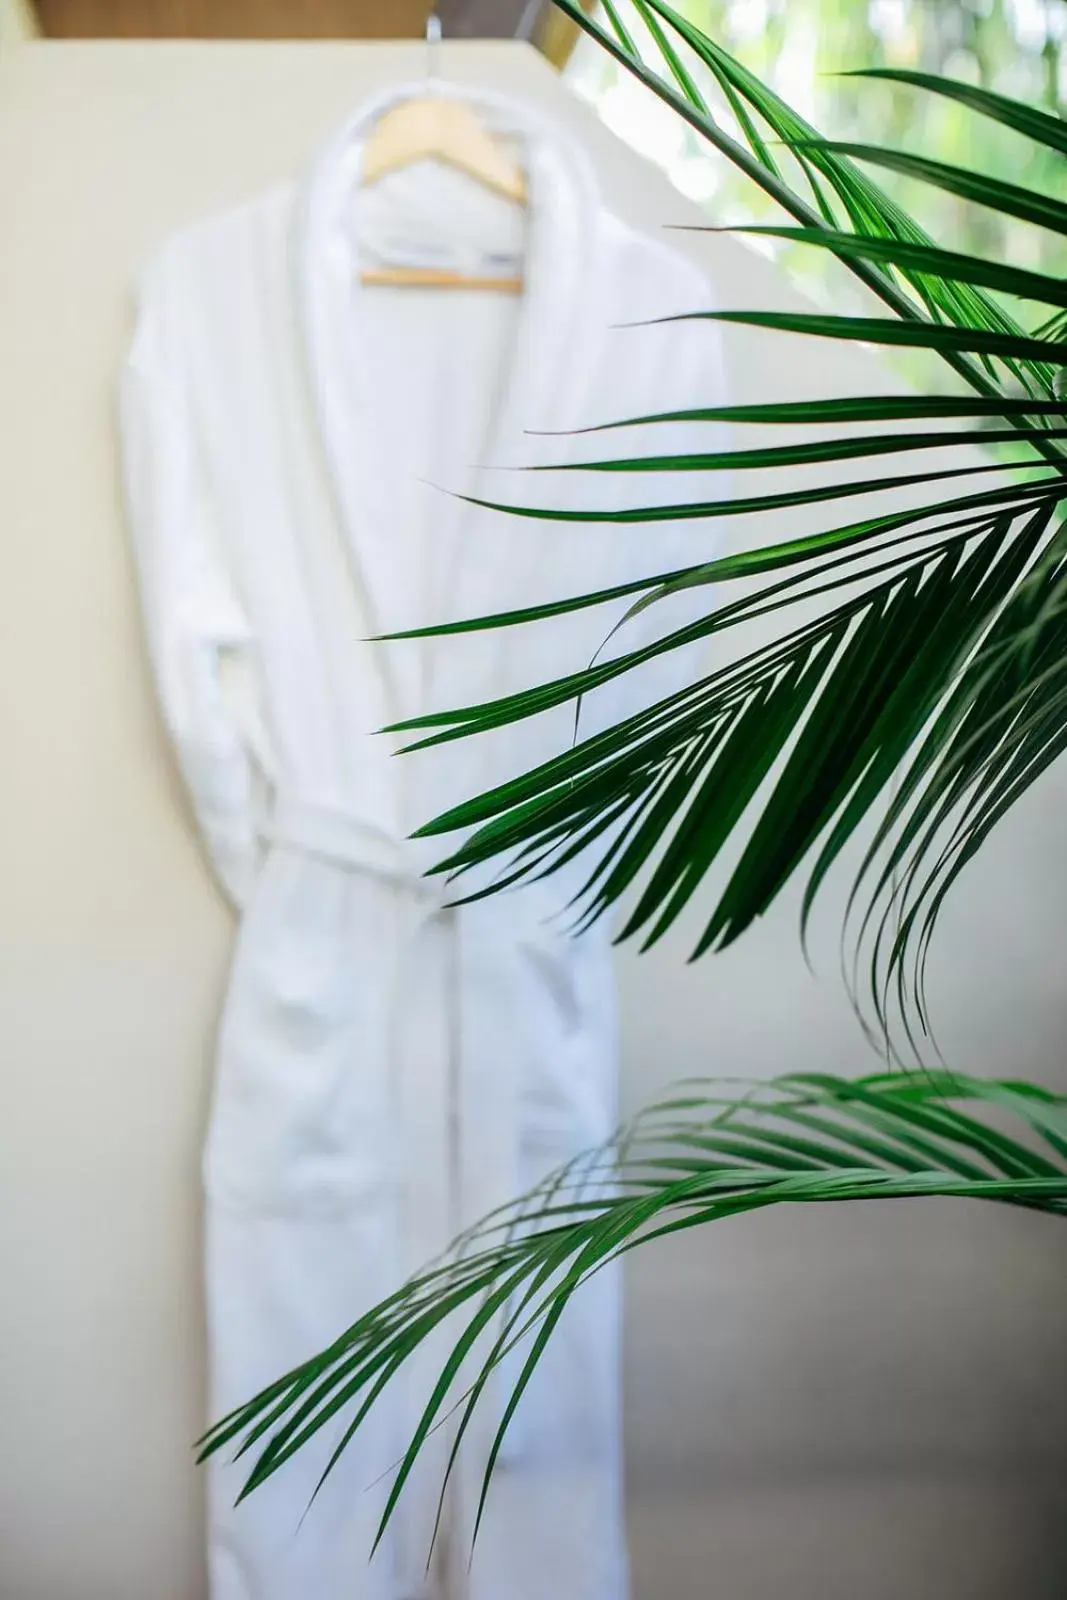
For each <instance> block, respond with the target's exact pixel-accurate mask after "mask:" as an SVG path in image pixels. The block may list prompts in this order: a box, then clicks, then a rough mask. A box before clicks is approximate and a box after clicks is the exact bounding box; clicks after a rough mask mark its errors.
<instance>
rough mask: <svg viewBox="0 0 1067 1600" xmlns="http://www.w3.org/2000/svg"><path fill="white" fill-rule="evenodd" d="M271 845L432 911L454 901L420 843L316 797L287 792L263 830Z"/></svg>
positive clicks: (276, 805) (444, 881) (441, 876)
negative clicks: (383, 886) (373, 882)
mask: <svg viewBox="0 0 1067 1600" xmlns="http://www.w3.org/2000/svg"><path fill="white" fill-rule="evenodd" d="M263 839H264V842H265V843H266V844H268V845H272V844H276V845H283V846H286V847H287V848H289V849H292V850H299V851H302V852H303V853H304V854H305V855H309V856H313V857H315V858H316V859H318V860H320V861H326V862H329V863H330V864H331V865H333V866H338V867H341V868H343V869H344V870H346V871H348V872H359V873H364V874H366V876H367V877H370V878H377V879H379V880H381V881H382V882H384V883H388V884H390V885H392V886H393V887H395V888H397V889H401V890H403V891H404V892H405V893H407V894H409V895H411V896H413V897H414V898H415V899H416V900H417V901H419V902H422V903H423V904H424V906H425V909H426V912H427V914H432V912H433V911H435V910H440V909H441V908H442V907H443V906H444V905H445V904H446V902H447V900H448V899H449V891H448V883H447V880H446V878H445V877H444V875H440V876H436V877H426V876H425V871H426V868H427V867H428V866H430V865H432V861H433V858H432V857H430V858H428V857H427V856H426V855H425V854H424V852H423V851H422V850H420V849H419V848H418V845H417V843H416V842H415V841H414V840H410V839H400V838H398V837H397V836H396V835H395V834H392V833H390V832H389V831H388V830H387V829H386V828H383V827H380V826H378V825H377V824H376V823H373V822H367V821H365V820H364V819H363V818H362V817H359V816H357V815H356V814H355V813H354V812H349V811H344V810H342V809H340V808H339V807H334V806H329V805H322V804H320V803H319V802H317V801H314V800H304V799H299V798H296V797H294V796H291V795H282V796H281V797H279V799H278V801H277V802H276V804H275V806H274V811H273V815H272V817H271V819H270V821H269V823H268V824H267V826H266V827H265V828H264V829H263Z"/></svg>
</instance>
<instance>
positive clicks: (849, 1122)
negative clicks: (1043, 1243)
mask: <svg viewBox="0 0 1067 1600" xmlns="http://www.w3.org/2000/svg"><path fill="white" fill-rule="evenodd" d="M934 1196H954V1197H962V1198H970V1199H980V1200H986V1201H997V1202H1000V1203H1002V1204H1006V1205H1012V1206H1022V1207H1025V1208H1027V1209H1030V1210H1035V1211H1043V1212H1046V1213H1049V1214H1051V1215H1053V1216H1064V1215H1067V1098H1065V1097H1061V1096H1058V1095H1054V1094H1051V1093H1048V1092H1045V1091H1041V1090H1038V1089H1035V1088H1034V1087H1033V1086H1031V1085H1027V1084H1019V1083H1012V1082H995V1081H994V1082H988V1081H983V1080H979V1079H972V1078H967V1077H965V1076H957V1075H954V1074H949V1073H945V1072H938V1073H927V1074H924V1075H923V1076H922V1077H899V1076H896V1075H889V1076H886V1075H878V1076H874V1077H869V1078H864V1079H859V1080H849V1079H842V1078H837V1077H833V1076H830V1075H828V1074H808V1075H796V1076H786V1077H782V1078H780V1079H778V1080H776V1081H774V1082H773V1083H770V1084H766V1085H757V1084H751V1083H749V1084H738V1083H734V1084H730V1083H726V1084H705V1083H688V1084H684V1085H681V1086H679V1088H678V1089H677V1091H675V1092H674V1093H672V1094H670V1095H669V1096H668V1097H666V1098H665V1099H663V1100H662V1101H660V1102H659V1103H658V1104H656V1105H655V1106H652V1107H650V1108H649V1109H648V1110H647V1111H645V1112H643V1113H642V1114H641V1115H640V1116H639V1117H638V1118H636V1119H635V1121H634V1122H633V1123H632V1124H630V1125H629V1126H628V1127H625V1128H624V1129H622V1130H621V1131H620V1134H619V1136H618V1137H617V1138H616V1139H615V1140H613V1141H612V1143H611V1144H610V1145H609V1146H605V1147H603V1148H602V1149H600V1150H598V1151H593V1152H589V1153H587V1154H586V1155H584V1156H582V1157H581V1158H579V1159H578V1160H577V1161H575V1162H573V1163H571V1164H570V1165H569V1166H568V1167H566V1168H564V1169H562V1170H561V1171H559V1172H556V1173H554V1174H553V1175H552V1176H551V1177H550V1178H549V1179H546V1181H545V1182H544V1183H543V1184H541V1185H539V1186H538V1187H537V1188H536V1189H535V1190H533V1191H532V1192H531V1193H529V1194H527V1195H525V1196H523V1197H522V1198H520V1199H518V1200H516V1201H514V1202H513V1203H511V1204H510V1205H508V1206H505V1207H503V1208H502V1209H501V1210H500V1211H498V1212H496V1213H494V1214H493V1215H492V1216H491V1217H488V1218H486V1219H485V1220H484V1221H482V1222H481V1223H479V1224H478V1226H477V1227H476V1228H474V1229H472V1230H471V1232H470V1233H468V1234H467V1235H465V1236H464V1237H463V1238H462V1239H461V1240H459V1241H457V1244H456V1246H455V1247H454V1248H453V1250H452V1251H450V1252H449V1254H448V1256H447V1257H446V1258H445V1259H444V1260H443V1261H441V1262H438V1263H437V1264H436V1265H434V1266H432V1267H430V1268H429V1269H428V1270H427V1271H425V1272H423V1273H421V1274H419V1275H418V1276H417V1277H415V1278H414V1279H412V1280H411V1281H410V1282H409V1283H408V1284H406V1285H404V1287H403V1288H401V1289H400V1290H398V1291H397V1292H396V1293H395V1294H394V1295H392V1296H390V1298H389V1299H388V1300H386V1301H385V1302H383V1303H382V1304H381V1305H379V1306H376V1307H375V1308H374V1309H373V1310H372V1311H370V1312H368V1313H367V1314H366V1316H364V1317H362V1318H360V1319H359V1320H358V1321H357V1322H355V1323H354V1324H353V1325H352V1326H351V1327H350V1328H349V1329H348V1330H347V1331H346V1332H345V1333H344V1334H343V1335H342V1336H341V1337H340V1338H339V1339H338V1340H337V1341H335V1343H334V1344H333V1345H331V1346H330V1348H329V1349H328V1350H326V1351H324V1352H323V1354H322V1355H320V1356H318V1357H316V1358H315V1359H313V1360H312V1361H309V1362H307V1363H305V1364H304V1365H303V1366H300V1367H297V1368H296V1369H294V1370H293V1371H292V1372H290V1373H289V1374H287V1375H286V1377H285V1378H283V1379H282V1380H280V1381H279V1383H276V1384H274V1385H272V1386H271V1388H270V1389H268V1390H266V1391H264V1393H263V1394H262V1395H260V1396H258V1397H256V1399H254V1400H252V1401H250V1402H249V1403H248V1404H247V1405H245V1406H242V1407H241V1408H240V1409H239V1410H238V1411H236V1412H234V1413H232V1414H231V1415H230V1416H229V1417H226V1418H224V1419H222V1420H221V1421H220V1422H219V1423H218V1424H217V1425H216V1426H215V1427H214V1428H212V1429H211V1430H210V1431H209V1432H208V1434H207V1435H205V1437H204V1439H203V1440H202V1441H201V1447H202V1457H207V1456H210V1455H213V1454H215V1453H217V1452H219V1451H221V1450H223V1449H228V1448H231V1447H236V1448H237V1450H238V1453H239V1454H242V1453H244V1454H248V1455H250V1457H251V1466H250V1468H249V1475H248V1480H247V1484H246V1489H245V1492H246V1493H248V1492H251V1490H253V1489H254V1488H256V1487H257V1486H258V1485H260V1484H262V1483H264V1482H265V1481H266V1480H267V1479H268V1478H270V1477H272V1476H273V1475H274V1474H275V1473H276V1472H278V1471H280V1470H281V1469H282V1468H283V1467H284V1465H285V1464H286V1462H287V1461H288V1460H290V1459H291V1457H292V1456H293V1454H295V1453H296V1452H297V1451H298V1450H302V1449H304V1448H306V1447H307V1446H308V1445H310V1444H311V1443H312V1442H313V1441H314V1440H315V1439H316V1437H317V1436H318V1435H319V1434H320V1433H321V1430H322V1429H323V1428H324V1427H325V1426H326V1425H327V1424H328V1423H330V1424H332V1423H333V1421H334V1419H335V1418H336V1417H337V1416H338V1415H340V1414H342V1413H344V1412H345V1411H348V1412H350V1413H353V1415H352V1418H351V1421H350V1423H349V1425H348V1427H347V1429H346V1431H345V1434H344V1435H343V1437H342V1440H341V1443H340V1445H339V1446H337V1447H335V1449H334V1450H333V1453H332V1454H331V1455H330V1456H329V1457H328V1458H327V1460H326V1462H325V1466H324V1473H323V1478H324V1479H325V1478H326V1477H328V1476H329V1473H330V1472H331V1471H332V1470H333V1468H334V1466H335V1465H336V1463H337V1461H338V1459H339V1458H340V1456H341V1454H342V1453H343V1451H344V1450H345V1449H346V1448H347V1447H348V1445H349V1443H350V1442H351V1440H352V1438H353V1437H354V1436H355V1434H356V1433H358V1430H359V1427H360V1426H361V1425H362V1423H363V1421H364V1420H365V1418H366V1417H367V1415H368V1414H369V1412H370V1411H371V1410H372V1409H373V1407H374V1405H375V1404H376V1402H377V1400H378V1398H379V1396H380V1394H381V1392H382V1389H383V1387H384V1381H388V1380H389V1379H391V1378H392V1377H394V1376H395V1375H396V1374H397V1373H398V1372H400V1371H401V1370H402V1369H403V1368H404V1367H405V1366H406V1365H407V1363H408V1362H409V1361H410V1360H411V1358H412V1357H413V1356H414V1355H415V1353H416V1352H417V1351H418V1350H419V1349H420V1347H421V1346H422V1345H423V1344H424V1342H425V1341H426V1340H427V1339H429V1338H430V1337H431V1336H433V1335H435V1334H436V1333H437V1332H438V1331H439V1330H440V1328H441V1327H442V1325H443V1324H444V1323H445V1321H446V1320H448V1319H451V1320H449V1326H450V1328H451V1329H452V1330H453V1331H452V1334H451V1340H452V1346H451V1352H450V1354H449V1356H448V1357H447V1359H446V1360H445V1361H444V1362H443V1363H442V1368H441V1372H440V1376H439V1378H438V1379H437V1380H436V1381H435V1382H434V1384H433V1386H432V1389H431V1392H430V1393H429V1395H428V1396H427V1397H426V1400H425V1403H424V1406H423V1410H422V1415H421V1417H420V1420H419V1423H418V1425H417V1428H416V1431H415V1434H414V1436H413V1439H412V1441H411V1444H410V1446H409V1448H408V1449H407V1450H406V1451H405V1454H404V1457H403V1459H402V1461H401V1462H400V1464H399V1466H397V1468H396V1470H395V1476H394V1479H393V1483H392V1486H391V1490H390V1493H389V1495H388V1498H387V1502H386V1506H385V1510H384V1513H383V1517H382V1524H381V1528H380V1529H379V1535H378V1536H379V1538H380V1537H381V1535H382V1533H383V1532H384V1530H385V1528H386V1526H387V1525H388V1523H389V1521H390V1520H391V1518H392V1517H393V1515H394V1514H395V1510H396V1506H397V1504H398V1501H399V1497H400V1495H401V1493H402V1490H403V1487H404V1484H405V1483H406V1481H407V1479H408V1477H409V1475H410V1472H411V1470H412V1468H413V1466H414V1463H415V1461H416V1459H417V1457H418V1454H419V1452H420V1451H421V1449H422V1448H423V1446H424V1445H425V1443H426V1441H427V1440H428V1438H429V1437H430V1435H431V1433H432V1432H434V1431H436V1430H437V1429H440V1428H445V1429H446V1430H448V1431H449V1432H450V1435H451V1449H450V1454H449V1461H448V1467H447V1472H448V1473H450V1472H451V1471H452V1470H453V1469H454V1466H455V1462H456V1460H457V1456H458V1450H459V1447H460V1444H461V1442H462V1440H463V1438H464V1435H465V1433H466V1431H467V1428H468V1425H469V1422H470V1419H471V1417H472V1415H473V1414H474V1412H475V1410H476V1408H477V1407H478V1405H479V1404H480V1403H481V1401H482V1399H483V1397H484V1395H485V1392H486V1386H487V1382H488V1379H489V1378H490V1376H491V1375H492V1374H493V1372H494V1371H496V1370H497V1369H498V1368H499V1366H500V1363H501V1362H502V1361H504V1360H505V1358H507V1357H508V1356H510V1355H511V1353H512V1352H513V1351H514V1350H519V1351H520V1352H522V1353H523V1354H524V1356H525V1359H524V1361H523V1363H522V1366H521V1370H520V1372H519V1376H518V1378H517V1380H516V1382H515V1384H514V1387H513V1390H512V1393H511V1396H510V1400H509V1402H508V1403H507V1405H506V1406H505V1408H504V1412H503V1415H502V1417H501V1420H500V1423H499V1426H498V1429H497V1431H496V1435H495V1438H494V1440H493V1442H492V1445H491V1447H490V1449H489V1451H488V1455H487V1457H486V1459H485V1460H484V1463H483V1466H484V1476H483V1491H482V1504H483V1506H484V1501H485V1495H486V1493H487V1492H488V1490H489V1483H490V1478H491V1475H492V1472H493V1468H494V1465H495V1462H496V1460H497V1457H498V1453H499V1450H500V1446H501V1444H502V1442H503V1439H504V1437H505V1435H506V1433H507V1430H508V1428H509V1427H510V1425H511V1423H512V1420H513V1418H514V1415H515V1411H516V1409H517V1407H518V1405H519V1403H520V1401H521V1398H522V1395H523V1393H524V1392H525V1390H526V1389H527V1387H528V1385H529V1384H530V1382H531V1381H532V1380H533V1378H534V1375H535V1371H536V1368H537V1365H538V1363H539V1361H540V1359H541V1357H542V1355H543V1353H544V1351H545V1349H546V1347H547V1345H548V1342H549V1340H550V1339H551V1337H552V1335H553V1333H554V1331H555V1329H556V1328H557V1326H558V1325H559V1322H560V1320H561V1318H562V1317H563V1316H565V1315H566V1312H567V1309H568V1307H569V1305H570V1303H571V1301H572V1300H573V1298H574V1296H575V1295H576V1294H577V1293H578V1292H579V1291H580V1289H581V1287H582V1285H583V1284H584V1283H585V1282H587V1281H588V1280H589V1278H590V1277H592V1276H593V1275H594V1274H595V1273H597V1272H600V1271H602V1270H603V1269H604V1267H605V1266H606V1265H608V1264H610V1263H611V1262H613V1261H617V1260H619V1259H620V1258H622V1257H624V1256H626V1255H628V1254H629V1253H630V1252H631V1251H632V1250H634V1249H637V1248H639V1247H641V1246H643V1245H645V1244H648V1243H650V1242H652V1241H653V1240H656V1239H659V1238H662V1237H664V1236H665V1235H667V1234H669V1233H673V1232H677V1231H679V1230H683V1229H688V1228H692V1227H696V1226H702V1225H704V1224H706V1223H709V1222H717V1221H725V1220H726V1219H727V1218H729V1217H733V1216H738V1215H741V1214H743V1213H744V1212H746V1211H752V1210H758V1209H763V1208H766V1207H769V1206H780V1205H791V1206H792V1205H825V1204H837V1203H841V1202H843V1201H850V1200H863V1199H882V1200H888V1199H897V1200H900V1199H916V1198H931V1197H934ZM472 1359H473V1361H474V1371H473V1373H472V1369H471V1360H472ZM383 1375H384V1378H383ZM387 1465H388V1463H383V1468H384V1467H386V1466H387ZM446 1481H447V1476H446ZM479 1516H480V1511H479ZM475 1531H476V1530H475Z"/></svg>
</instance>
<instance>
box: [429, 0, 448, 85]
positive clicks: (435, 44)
mask: <svg viewBox="0 0 1067 1600" xmlns="http://www.w3.org/2000/svg"><path fill="white" fill-rule="evenodd" d="M444 31H445V30H444V27H443V25H442V23H441V13H440V11H439V10H438V6H437V0H433V3H432V5H431V6H430V9H429V11H428V12H427V14H426V75H427V77H428V78H429V79H430V80H431V82H432V81H433V80H434V79H436V78H438V77H440V70H439V69H440V65H441V59H440V58H441V39H442V36H443V34H444Z"/></svg>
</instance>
